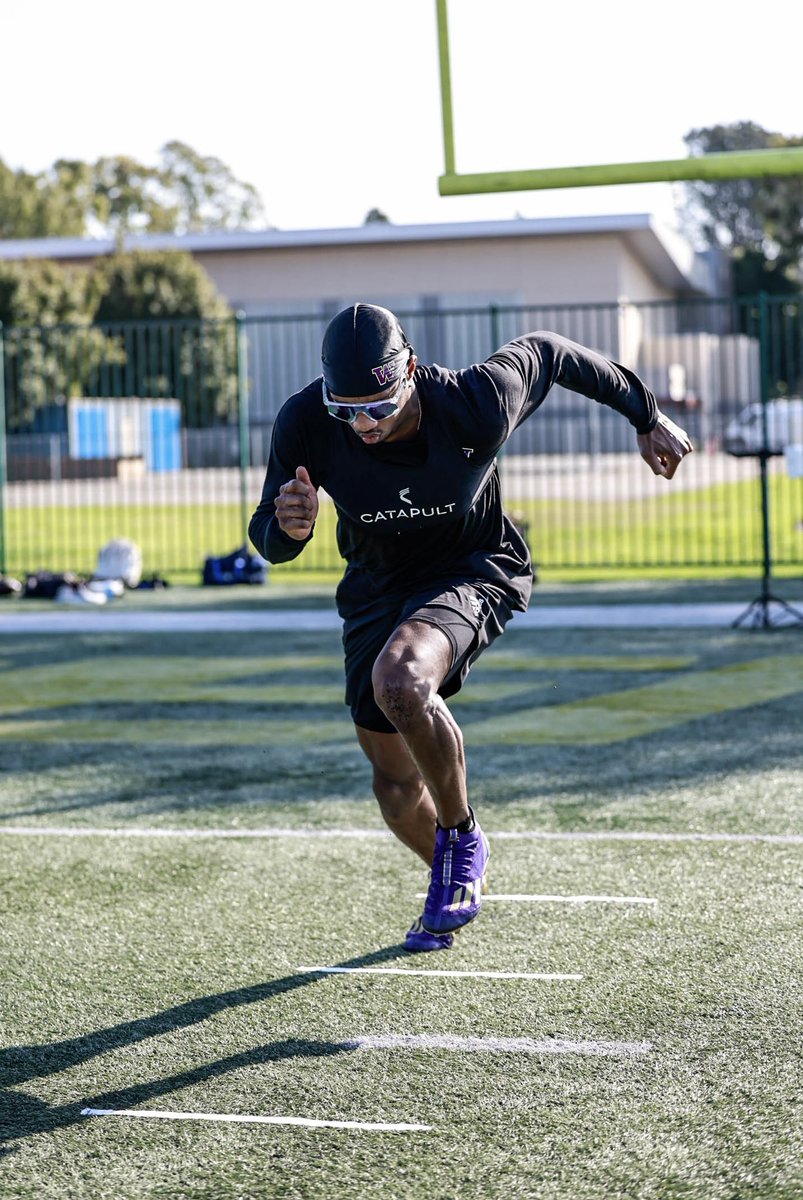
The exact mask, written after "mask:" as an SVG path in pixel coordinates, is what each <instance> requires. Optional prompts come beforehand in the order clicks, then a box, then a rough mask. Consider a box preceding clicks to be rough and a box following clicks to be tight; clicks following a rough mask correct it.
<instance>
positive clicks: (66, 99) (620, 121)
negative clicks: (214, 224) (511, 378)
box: [0, 0, 803, 229]
mask: <svg viewBox="0 0 803 1200" xmlns="http://www.w3.org/2000/svg"><path fill="white" fill-rule="evenodd" d="M122 14H127V15H126V16H123V15H122ZM449 26H450V35H451V43H452V46H451V48H452V72H453V90H454V104H455V131H456V147H457V153H456V157H457V167H458V169H459V170H461V171H466V172H468V171H482V170H492V169H516V168H531V167H538V166H557V165H577V164H583V163H590V162H615V161H638V160H643V159H664V158H680V157H685V153H686V149H685V145H684V143H683V135H684V134H685V133H686V132H687V131H688V130H689V129H690V128H692V127H694V126H703V125H709V124H713V123H717V122H731V121H738V120H753V121H756V122H758V123H759V124H762V125H764V126H765V127H767V128H772V129H777V130H778V131H780V132H782V133H785V134H801V133H803V102H801V95H802V94H803V93H801V88H800V80H799V72H798V71H797V69H796V66H795V64H796V58H797V50H796V49H794V50H793V52H791V53H789V54H787V53H785V52H784V50H783V46H791V47H793V48H795V47H799V46H800V44H801V41H803V38H801V34H803V5H799V4H794V5H789V4H788V3H786V2H785V3H783V4H780V3H772V2H770V3H764V4H763V5H761V6H760V7H758V8H752V7H751V8H750V9H748V10H746V12H745V13H744V14H743V15H739V11H738V9H735V8H734V6H733V4H732V3H729V4H725V3H720V2H719V0H710V2H708V3H707V2H706V0H696V3H692V2H690V0H674V2H673V4H672V5H671V6H666V7H664V8H661V6H657V5H645V4H644V3H643V0H641V2H636V0H607V3H605V4H601V3H599V0H596V2H593V3H592V2H590V0H561V3H560V4H559V5H557V4H553V3H547V0H532V2H528V0H493V3H488V2H485V3H481V2H480V0H450V3H449ZM2 31H3V51H4V52H3V72H2V77H0V98H1V99H2V112H3V122H2V130H0V158H2V159H3V160H4V161H5V162H6V163H7V164H8V165H9V166H12V167H15V168H17V167H25V168H26V169H28V170H33V171H37V170H41V169H43V168H45V167H46V166H48V165H49V164H50V163H51V162H52V161H53V160H54V159H56V158H58V157H76V158H83V159H95V158H97V157H99V156H101V155H104V154H130V155H132V156H134V157H138V158H140V159H142V160H143V161H145V162H155V161H156V159H157V157H158V151H159V147H160V146H161V145H162V144H163V143H164V142H166V141H169V140H171V139H174V138H177V139H180V140H183V141H186V142H189V143H190V145H192V146H194V147H195V148H196V149H197V150H199V151H201V152H202V153H205V154H214V155H217V156H218V157H219V158H222V159H223V160H224V161H225V162H227V163H228V164H229V165H230V166H231V167H232V169H233V170H234V172H235V173H236V174H237V175H238V176H239V177H240V178H242V179H246V180H248V181H250V182H251V183H253V184H255V185H256V186H257V187H258V189H259V190H260V192H261V194H262V196H263V199H264V203H265V208H266V212H267V215H268V219H269V221H270V222H271V223H272V224H274V225H276V226H278V227H279V228H282V229H294V228H316V227H321V228H332V227H339V226H351V225H359V224H361V223H362V221H363V219H364V217H365V214H366V213H367V211H368V210H369V209H370V208H373V207H375V206H376V207H379V208H381V209H382V210H383V211H384V212H386V213H387V215H388V216H389V217H390V219H391V220H393V221H394V222H395V223H397V224H412V223H419V222H429V221H465V220H483V219H499V218H507V217H513V216H515V215H517V214H521V215H523V216H527V217H539V216H559V215H565V214H587V213H602V212H654V213H655V214H656V215H658V216H660V217H663V218H665V219H671V218H672V214H673V211H674V196H673V190H672V188H671V187H670V185H658V184H650V185H639V186H629V187H617V188H594V189H587V188H584V189H574V190H572V191H549V192H520V193H509V194H501V195H494V196H482V197H460V198H446V197H440V196H439V195H438V192H437V178H438V175H439V174H441V172H442V170H443V145H442V138H441V122H440V99H439V76H438V58H437V35H436V23H435V0H394V2H391V0H287V2H286V3H279V2H278V0H262V2H261V3H257V2H255V0H239V2H238V0H233V2H232V3H230V4H228V5H223V4H221V3H219V2H217V3H214V4H212V3H209V2H208V0H196V2H193V3H190V2H188V0H161V2H159V3H157V2H156V0H139V3H138V4H137V5H136V6H135V7H130V6H129V7H125V8H123V7H118V6H116V5H111V4H109V3H108V0H104V2H103V3H101V2H100V0H70V2H69V3H64V2H63V0H59V2H56V0H37V2H36V3H30V4H12V3H10V2H9V0H6V3H5V4H3V7H2Z"/></svg>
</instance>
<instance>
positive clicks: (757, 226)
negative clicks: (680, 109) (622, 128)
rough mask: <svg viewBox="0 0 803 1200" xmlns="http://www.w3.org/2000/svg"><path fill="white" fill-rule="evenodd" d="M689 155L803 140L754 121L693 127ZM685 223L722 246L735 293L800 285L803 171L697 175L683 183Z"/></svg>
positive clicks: (708, 241) (712, 243)
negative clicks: (722, 177) (769, 174)
mask: <svg viewBox="0 0 803 1200" xmlns="http://www.w3.org/2000/svg"><path fill="white" fill-rule="evenodd" d="M684 140H685V142H686V145H687V146H688V148H689V152H690V154H692V155H699V154H712V153H718V152H723V151H734V150H768V149H777V148H781V147H787V146H788V147H791V146H803V137H786V136H784V135H783V134H780V133H773V132H770V131H768V130H766V129H764V128H762V126H760V125H757V124H755V123H754V122H752V121H740V122H737V123H735V124H732V125H713V126H709V127H707V128H702V129H692V130H691V131H690V132H689V133H687V134H686V137H685V139H684ZM685 186H686V195H687V205H686V209H685V217H686V222H687V225H688V226H689V227H690V228H691V229H692V231H693V232H696V233H697V234H698V235H699V236H701V237H702V239H703V240H704V242H705V243H706V244H707V245H709V246H716V245H720V246H726V247H727V248H728V252H729V254H730V258H731V261H732V269H733V281H734V290H735V292H736V294H737V295H739V296H745V295H754V294H755V293H756V292H759V291H766V292H771V293H775V294H784V293H790V292H795V291H798V290H799V289H800V288H801V287H803V177H801V176H785V177H779V178H777V179H727V180H715V181H714V180H697V181H695V182H691V183H687V184H686V185H685Z"/></svg>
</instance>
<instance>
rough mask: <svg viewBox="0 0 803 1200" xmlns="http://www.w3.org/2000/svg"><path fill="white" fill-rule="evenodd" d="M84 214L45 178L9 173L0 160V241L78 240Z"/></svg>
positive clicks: (51, 181)
mask: <svg viewBox="0 0 803 1200" xmlns="http://www.w3.org/2000/svg"><path fill="white" fill-rule="evenodd" d="M83 232H84V214H83V212H82V211H81V210H80V209H76V207H75V205H74V204H73V203H72V200H71V198H70V196H69V195H67V194H66V193H65V192H64V191H63V190H62V189H61V187H60V186H59V185H58V183H56V182H55V181H54V180H53V179H52V178H50V177H48V176H47V175H31V174H29V173H28V172H27V171H12V170H11V168H10V167H7V166H6V164H5V163H4V162H3V161H2V160H1V159H0V238H45V237H79V236H80V235H81V234H82V233H83Z"/></svg>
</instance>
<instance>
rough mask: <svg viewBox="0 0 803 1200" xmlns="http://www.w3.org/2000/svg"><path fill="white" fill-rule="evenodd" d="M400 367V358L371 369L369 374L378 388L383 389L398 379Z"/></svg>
mask: <svg viewBox="0 0 803 1200" xmlns="http://www.w3.org/2000/svg"><path fill="white" fill-rule="evenodd" d="M402 365H403V364H402V362H401V360H400V358H396V359H394V360H392V361H391V362H388V363H382V365H381V366H379V367H371V374H372V375H373V376H374V378H375V379H376V382H377V383H378V384H379V386H380V387H381V388H385V387H388V386H389V385H390V384H391V383H393V381H394V379H397V378H398V376H399V372H400V370H401V368H402Z"/></svg>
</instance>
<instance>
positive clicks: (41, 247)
mask: <svg viewBox="0 0 803 1200" xmlns="http://www.w3.org/2000/svg"><path fill="white" fill-rule="evenodd" d="M601 234H613V235H617V234H618V235H620V236H621V237H622V238H623V240H624V241H625V243H626V244H627V245H628V246H629V247H630V249H631V250H632V251H633V253H634V254H635V255H636V256H637V258H639V259H640V260H641V262H643V264H644V265H645V266H646V267H647V268H648V269H649V270H650V272H651V274H652V275H653V276H654V277H655V279H656V280H657V281H658V282H659V283H661V284H662V285H663V286H665V287H667V288H669V289H671V290H672V291H678V292H690V291H691V292H697V293H700V292H702V293H704V294H709V295H713V294H715V292H716V289H717V279H716V272H715V268H714V263H713V262H712V258H711V255H706V254H699V253H697V252H696V251H695V250H694V248H693V247H692V246H691V244H690V243H689V242H687V241H686V239H685V238H683V236H682V235H681V234H679V233H678V232H676V231H675V230H673V229H671V228H670V227H669V226H667V225H665V224H663V223H662V222H660V221H659V220H657V219H656V218H655V217H653V216H652V215H651V214H649V213H624V214H602V215H599V216H582V217H539V218H524V217H517V218H514V219H512V220H506V221H465V222H448V223H447V222H441V223H433V224H427V225H391V224H389V223H385V222H375V223H371V224H368V225H357V226H353V227H350V228H345V229H287V230H285V229H257V230H220V231H217V232H213V233H191V234H183V235H179V234H166V233H149V234H136V235H130V236H128V237H126V238H125V240H124V242H123V248H124V249H126V250H185V251H188V252H189V253H191V254H216V253H226V254H232V253H237V252H248V251H253V250H290V249H297V248H315V247H320V248H324V247H327V246H355V247H356V246H370V245H388V244H393V243H404V242H444V241H461V240H462V241H467V240H480V239H487V238H520V237H527V238H533V237H544V238H555V237H582V236H593V235H596V236H599V235H601ZM116 245H117V244H116V243H115V241H114V240H113V239H111V238H104V239H100V238H37V239H28V240H7V241H3V240H0V259H7V260H10V259H29V258H47V259H55V260H57V261H58V260H63V259H69V260H72V261H74V260H76V259H82V258H87V259H89V258H97V257H100V256H101V255H106V254H112V253H113V252H114V250H115V249H116Z"/></svg>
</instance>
